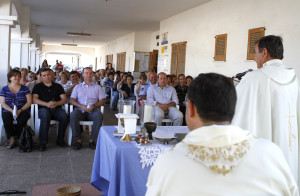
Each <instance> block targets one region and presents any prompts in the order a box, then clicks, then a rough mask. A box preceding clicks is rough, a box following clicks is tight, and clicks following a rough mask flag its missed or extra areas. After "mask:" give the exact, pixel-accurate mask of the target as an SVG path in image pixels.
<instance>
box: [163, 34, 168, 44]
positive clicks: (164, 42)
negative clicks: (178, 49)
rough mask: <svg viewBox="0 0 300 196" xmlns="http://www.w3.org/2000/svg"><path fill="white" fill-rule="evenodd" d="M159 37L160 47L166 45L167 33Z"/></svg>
mask: <svg viewBox="0 0 300 196" xmlns="http://www.w3.org/2000/svg"><path fill="white" fill-rule="evenodd" d="M161 37H162V40H161V45H166V44H168V32H165V33H163V34H162V36H161Z"/></svg>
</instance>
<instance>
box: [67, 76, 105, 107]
mask: <svg viewBox="0 0 300 196" xmlns="http://www.w3.org/2000/svg"><path fill="white" fill-rule="evenodd" d="M71 98H74V99H76V100H77V102H78V103H79V104H81V105H93V104H95V103H98V102H99V101H100V100H101V99H105V94H104V92H103V90H102V87H101V86H100V85H98V84H96V83H94V82H92V83H91V84H90V85H87V84H86V83H85V82H82V83H80V84H78V85H76V86H75V87H74V89H73V91H72V95H71Z"/></svg>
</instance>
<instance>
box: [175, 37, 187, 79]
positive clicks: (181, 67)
mask: <svg viewBox="0 0 300 196" xmlns="http://www.w3.org/2000/svg"><path fill="white" fill-rule="evenodd" d="M178 52H179V53H178V63H177V74H176V75H177V76H178V75H179V74H184V73H185V55H186V42H182V43H179V46H178Z"/></svg>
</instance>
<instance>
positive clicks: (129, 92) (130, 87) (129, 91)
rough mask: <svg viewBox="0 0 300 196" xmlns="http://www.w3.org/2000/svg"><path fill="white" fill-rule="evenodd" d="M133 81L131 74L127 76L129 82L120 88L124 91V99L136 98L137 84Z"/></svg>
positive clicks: (121, 91)
mask: <svg viewBox="0 0 300 196" xmlns="http://www.w3.org/2000/svg"><path fill="white" fill-rule="evenodd" d="M132 81H133V76H131V75H129V76H127V84H123V85H122V86H121V88H120V89H119V92H120V93H123V95H124V99H130V100H135V95H134V86H135V84H134V83H132Z"/></svg>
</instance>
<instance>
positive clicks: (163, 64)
mask: <svg viewBox="0 0 300 196" xmlns="http://www.w3.org/2000/svg"><path fill="white" fill-rule="evenodd" d="M167 59H168V55H159V56H158V62H157V68H158V71H159V72H161V71H168V70H167Z"/></svg>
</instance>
